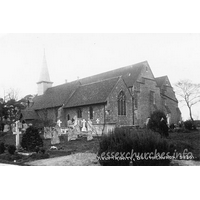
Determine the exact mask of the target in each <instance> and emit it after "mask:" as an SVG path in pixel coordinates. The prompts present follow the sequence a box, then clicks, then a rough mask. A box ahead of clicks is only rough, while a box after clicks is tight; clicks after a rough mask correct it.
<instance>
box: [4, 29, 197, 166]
mask: <svg viewBox="0 0 200 200" xmlns="http://www.w3.org/2000/svg"><path fill="white" fill-rule="evenodd" d="M199 52H200V34H136V33H135V34H134V33H133V34H114V33H113V34H112V33H110V34H92V33H91V34H89V33H85V34H84V33H83V34H81V33H79V34H64V33H61V34H58V33H56V34H50V33H49V34H48V33H46V34H2V35H1V38H0V55H1V56H0V65H1V66H4V69H3V73H1V79H0V80H1V88H0V89H1V94H0V95H1V104H0V105H1V113H0V114H1V116H0V117H1V118H0V120H1V121H0V122H1V134H0V142H1V146H0V147H1V148H0V162H1V163H3V164H11V165H25V166H188V165H189V166H190V165H192V166H195V165H200V148H199V142H200V133H199V128H200V112H199V108H200V107H199V106H200V82H199V72H200V68H197V66H198V65H199V64H200V60H199Z"/></svg>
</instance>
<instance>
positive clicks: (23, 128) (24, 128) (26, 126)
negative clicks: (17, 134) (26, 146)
mask: <svg viewBox="0 0 200 200" xmlns="http://www.w3.org/2000/svg"><path fill="white" fill-rule="evenodd" d="M27 128H28V124H26V123H24V124H23V127H22V130H23V131H26V129H27Z"/></svg>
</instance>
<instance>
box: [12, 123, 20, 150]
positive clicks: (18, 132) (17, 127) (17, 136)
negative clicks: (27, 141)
mask: <svg viewBox="0 0 200 200" xmlns="http://www.w3.org/2000/svg"><path fill="white" fill-rule="evenodd" d="M19 123H20V122H19V121H16V122H15V124H16V125H15V126H16V127H15V132H13V134H14V135H16V148H17V149H18V148H19V135H20V134H21V132H20V131H19Z"/></svg>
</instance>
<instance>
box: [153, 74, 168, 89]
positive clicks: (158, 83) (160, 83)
mask: <svg viewBox="0 0 200 200" xmlns="http://www.w3.org/2000/svg"><path fill="white" fill-rule="evenodd" d="M166 78H167V76H161V77H157V78H155V79H156V83H157V85H158V87H160V88H161V87H162V86H163V84H164V83H165V80H166Z"/></svg>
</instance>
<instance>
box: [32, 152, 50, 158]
mask: <svg viewBox="0 0 200 200" xmlns="http://www.w3.org/2000/svg"><path fill="white" fill-rule="evenodd" d="M30 157H31V158H32V159H34V160H39V159H46V158H49V154H47V153H44V154H43V153H42V154H41V153H35V154H32V155H31V156H30Z"/></svg>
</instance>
